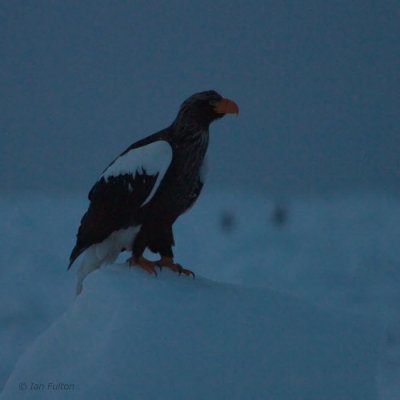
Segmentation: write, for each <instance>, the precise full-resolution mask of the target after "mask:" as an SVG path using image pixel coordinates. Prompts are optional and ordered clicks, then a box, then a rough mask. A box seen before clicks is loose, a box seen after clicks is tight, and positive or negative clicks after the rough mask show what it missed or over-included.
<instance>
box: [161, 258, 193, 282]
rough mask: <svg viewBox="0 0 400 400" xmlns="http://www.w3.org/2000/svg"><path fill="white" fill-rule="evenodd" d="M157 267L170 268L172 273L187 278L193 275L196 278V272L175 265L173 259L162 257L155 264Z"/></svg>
mask: <svg viewBox="0 0 400 400" xmlns="http://www.w3.org/2000/svg"><path fill="white" fill-rule="evenodd" d="M155 265H156V266H157V267H159V268H160V269H161V268H162V267H168V268H169V269H172V271H174V272H178V274H182V273H183V274H185V275H187V276H189V275H192V276H193V278H194V277H195V274H194V272H192V271H190V270H189V269H186V268H183V267H182V265H180V264H176V263H174V262H173V261H172V258H171V257H166V256H161V258H160V259H159V260H158V261H156V262H155Z"/></svg>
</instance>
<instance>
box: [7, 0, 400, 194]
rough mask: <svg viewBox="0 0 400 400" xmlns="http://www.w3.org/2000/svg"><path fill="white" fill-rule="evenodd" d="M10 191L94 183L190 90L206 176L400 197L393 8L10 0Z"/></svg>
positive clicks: (398, 24) (362, 2) (257, 185)
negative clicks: (203, 115)
mask: <svg viewBox="0 0 400 400" xmlns="http://www.w3.org/2000/svg"><path fill="white" fill-rule="evenodd" d="M0 26H1V28H0V29H1V32H0V43H1V58H0V63H1V78H0V79H1V82H0V83H1V92H2V96H1V104H0V106H1V107H0V108H1V111H0V113H1V157H0V182H1V191H2V192H5V191H20V190H41V191H55V190H85V191H88V190H89V188H90V186H91V185H92V184H93V183H94V181H95V180H96V179H97V177H98V176H99V174H100V173H101V171H102V170H103V168H104V167H106V166H107V165H108V163H109V162H110V161H111V160H112V159H113V158H114V157H115V156H116V155H118V154H119V153H120V152H121V151H122V150H124V148H126V147H127V146H128V145H129V144H131V143H132V142H134V141H136V140H137V139H139V138H141V137H143V136H146V135H148V134H150V133H153V132H155V131H157V130H159V129H161V128H164V127H166V126H167V125H168V124H169V123H170V122H171V121H172V120H173V119H174V117H175V115H176V112H177V109H178V107H179V105H180V103H181V102H182V101H183V100H184V99H185V98H186V97H188V96H189V95H191V94H192V93H194V92H197V91H201V90H207V89H211V88H213V89H215V90H217V91H219V92H220V93H221V94H222V95H224V96H226V97H229V98H232V99H233V100H235V101H236V102H237V103H238V104H239V106H240V110H241V113H240V116H239V118H235V117H232V116H227V117H225V118H224V119H223V120H221V121H218V122H216V123H215V124H213V125H212V127H211V143H210V149H209V164H210V172H209V181H210V184H214V185H227V186H229V185H243V186H247V187H249V188H251V189H260V190H263V191H265V192H268V193H272V194H283V193H284V194H290V193H304V192H310V191H318V192H324V191H328V190H347V189H349V188H350V189H355V188H363V189H372V190H381V189H384V190H389V191H398V187H399V185H398V182H399V178H400V172H399V153H400V132H399V125H400V124H399V110H400V107H399V106H400V104H399V98H400V87H399V70H400V68H399V67H400V44H399V43H400V34H399V33H400V6H399V3H398V2H397V1H371V0H355V1H349V0H343V1H341V0H338V1H336V0H335V1H333V0H332V1H330V0H327V1H321V0H319V1H251V0H250V1H249V0H246V1H240V0H230V1H219V0H213V1H202V2H200V1H197V2H190V1H186V2H184V1H165V2H161V1H142V2H141V1H105V0H98V1H55V0H54V1H40V0H39V1H17V0H10V1H4V2H2V3H1V6H0Z"/></svg>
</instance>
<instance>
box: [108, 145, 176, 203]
mask: <svg viewBox="0 0 400 400" xmlns="http://www.w3.org/2000/svg"><path fill="white" fill-rule="evenodd" d="M171 161H172V147H171V146H170V144H169V143H168V142H166V141H165V140H158V141H156V142H152V143H149V144H147V145H145V146H142V147H137V148H135V149H132V150H129V151H128V152H127V153H125V154H123V155H122V156H119V157H118V158H117V159H116V160H115V161H114V162H113V163H112V164H111V165H110V166H109V167H108V168H107V169H106V170H105V171H104V173H103V175H102V176H101V177H103V178H104V179H105V180H106V181H107V180H108V179H109V178H110V177H111V176H119V175H125V174H131V175H132V176H135V175H136V172H139V173H142V172H143V171H145V172H146V173H147V175H156V174H158V177H157V180H156V182H155V184H154V186H153V188H152V190H151V192H150V194H149V196H148V197H147V198H146V200H145V201H144V203H143V204H142V206H143V205H145V204H146V203H148V202H149V201H150V199H151V198H152V197H153V196H154V194H155V192H156V191H157V189H158V187H159V185H160V183H161V180H162V179H163V177H164V175H165V173H166V172H167V169H168V167H169V166H170V164H171ZM134 190H135V188H132V191H134Z"/></svg>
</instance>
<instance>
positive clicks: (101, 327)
mask: <svg viewBox="0 0 400 400" xmlns="http://www.w3.org/2000/svg"><path fill="white" fill-rule="evenodd" d="M85 283H86V285H85V287H84V290H83V293H82V295H81V296H79V297H78V298H77V300H76V302H75V303H74V304H72V305H71V306H70V307H69V309H68V310H67V312H66V313H65V314H64V315H63V316H62V317H61V318H59V319H58V320H57V321H56V322H55V323H54V324H53V325H52V326H51V327H50V328H49V329H48V330H47V331H46V332H44V333H43V334H42V335H41V336H40V337H39V338H38V339H37V340H36V341H35V342H34V344H33V345H32V346H31V347H30V348H29V350H28V351H27V352H26V353H25V354H24V355H23V356H22V357H21V358H20V360H19V361H18V363H17V366H16V368H15V370H14V372H13V373H12V375H11V377H10V379H9V381H8V383H7V385H6V387H5V389H4V392H3V394H2V399H4V400H8V399H10V400H11V399H12V400H14V399H16V400H17V399H36V398H37V399H43V398H44V399H46V398H48V399H55V398H57V399H107V400H109V399H148V400H150V399H279V400H286V399H288V400H289V399H296V400H301V399H304V400H312V399H318V400H320V399H326V400H327V399H332V400H338V399H352V400H357V399H360V400H361V399H362V400H368V399H375V398H376V381H375V375H376V365H377V348H378V336H377V334H376V331H377V330H376V327H374V325H373V324H372V323H370V322H363V321H362V319H360V318H357V317H355V316H354V315H352V316H350V315H341V316H340V317H339V316H333V315H329V314H326V313H324V312H322V311H318V310H317V309H315V308H314V307H311V306H309V305H306V304H305V303H302V302H301V301H298V300H297V299H294V298H291V297H289V296H287V295H282V294H278V293H275V292H273V291H270V290H267V289H254V288H253V289H249V288H244V287H242V286H237V285H229V284H222V283H216V282H213V281H209V280H207V279H204V278H202V277H198V278H197V279H196V280H193V279H191V278H188V277H184V276H179V275H177V274H174V273H173V272H171V271H168V270H163V271H162V272H161V273H160V274H159V277H158V278H155V277H154V276H150V275H148V274H147V273H146V272H144V271H141V270H139V269H129V268H128V267H127V264H123V265H113V266H109V267H106V268H102V269H101V270H98V271H96V272H94V273H93V274H91V275H90V276H89V277H88V278H87V281H86V282H85ZM21 384H22V386H21ZM49 384H50V385H49ZM57 384H63V385H64V386H58V387H59V389H58V390H54V389H53V388H54V387H57ZM24 385H26V386H24ZM41 385H42V386H41Z"/></svg>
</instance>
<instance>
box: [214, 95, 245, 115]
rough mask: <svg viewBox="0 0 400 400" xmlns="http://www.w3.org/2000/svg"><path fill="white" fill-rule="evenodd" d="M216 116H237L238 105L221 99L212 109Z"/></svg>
mask: <svg viewBox="0 0 400 400" xmlns="http://www.w3.org/2000/svg"><path fill="white" fill-rule="evenodd" d="M214 111H215V112H216V113H217V114H236V115H239V107H238V105H237V104H236V103H235V102H234V101H232V100H229V99H226V98H222V99H221V100H220V101H219V102H218V103H217V105H216V106H215V108H214Z"/></svg>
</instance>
